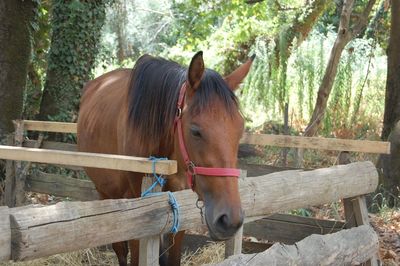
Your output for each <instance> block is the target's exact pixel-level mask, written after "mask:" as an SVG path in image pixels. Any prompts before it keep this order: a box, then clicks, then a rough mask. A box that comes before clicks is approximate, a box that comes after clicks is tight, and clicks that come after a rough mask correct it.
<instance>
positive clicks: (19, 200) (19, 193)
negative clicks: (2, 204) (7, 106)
mask: <svg viewBox="0 0 400 266" xmlns="http://www.w3.org/2000/svg"><path fill="white" fill-rule="evenodd" d="M14 126H15V132H14V145H15V146H18V147H21V146H22V142H23V141H24V124H23V123H22V121H21V120H17V121H14ZM14 166H15V189H14V191H13V194H12V195H13V198H14V204H13V207H14V206H21V205H23V203H24V202H25V201H26V197H25V190H24V186H25V175H24V174H23V169H24V166H23V165H22V162H21V161H19V160H17V161H15V162H14Z"/></svg>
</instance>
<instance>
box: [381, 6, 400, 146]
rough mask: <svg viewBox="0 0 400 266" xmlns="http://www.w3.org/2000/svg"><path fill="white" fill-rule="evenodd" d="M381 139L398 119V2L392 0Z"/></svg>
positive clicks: (385, 136)
mask: <svg viewBox="0 0 400 266" xmlns="http://www.w3.org/2000/svg"><path fill="white" fill-rule="evenodd" d="M391 13H392V16H391V27H390V38H389V47H388V64H387V79H386V97H385V113H384V118H383V131H382V140H386V139H387V138H388V137H389V134H390V132H391V131H392V129H393V128H394V126H395V124H396V122H397V121H398V120H399V119H400V16H399V14H400V2H399V1H392V5H391Z"/></svg>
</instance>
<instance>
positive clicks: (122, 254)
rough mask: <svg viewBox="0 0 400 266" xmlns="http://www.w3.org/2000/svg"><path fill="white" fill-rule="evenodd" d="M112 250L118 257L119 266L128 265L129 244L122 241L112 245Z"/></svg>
mask: <svg viewBox="0 0 400 266" xmlns="http://www.w3.org/2000/svg"><path fill="white" fill-rule="evenodd" d="M112 248H113V250H114V252H115V254H116V255H117V258H118V263H119V266H127V265H128V260H127V258H128V242H127V241H122V242H117V243H113V244H112Z"/></svg>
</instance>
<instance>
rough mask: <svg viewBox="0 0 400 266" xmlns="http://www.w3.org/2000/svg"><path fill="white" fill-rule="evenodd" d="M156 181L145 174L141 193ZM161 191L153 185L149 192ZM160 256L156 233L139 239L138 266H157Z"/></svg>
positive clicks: (158, 237)
mask: <svg viewBox="0 0 400 266" xmlns="http://www.w3.org/2000/svg"><path fill="white" fill-rule="evenodd" d="M154 182H156V178H155V177H153V176H145V177H143V180H142V189H141V191H142V193H143V192H145V191H147V189H149V188H150V187H151V185H152V184H153V183H154ZM157 192H161V186H159V185H157V186H155V187H154V188H153V189H152V190H151V191H150V193H157ZM159 257H160V236H159V235H158V234H156V235H152V236H148V237H146V238H142V239H140V240H139V266H158V265H159V263H158V259H159Z"/></svg>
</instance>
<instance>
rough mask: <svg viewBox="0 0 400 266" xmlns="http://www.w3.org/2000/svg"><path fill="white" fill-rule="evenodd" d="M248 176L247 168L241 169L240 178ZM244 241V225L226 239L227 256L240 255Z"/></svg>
mask: <svg viewBox="0 0 400 266" xmlns="http://www.w3.org/2000/svg"><path fill="white" fill-rule="evenodd" d="M246 176H247V171H246V170H240V176H239V178H240V179H244V178H246ZM242 241H243V225H242V227H240V228H239V230H238V231H237V232H236V234H235V235H234V236H233V237H232V238H231V239H228V240H226V241H225V258H228V257H230V256H232V255H238V254H241V253H242Z"/></svg>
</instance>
